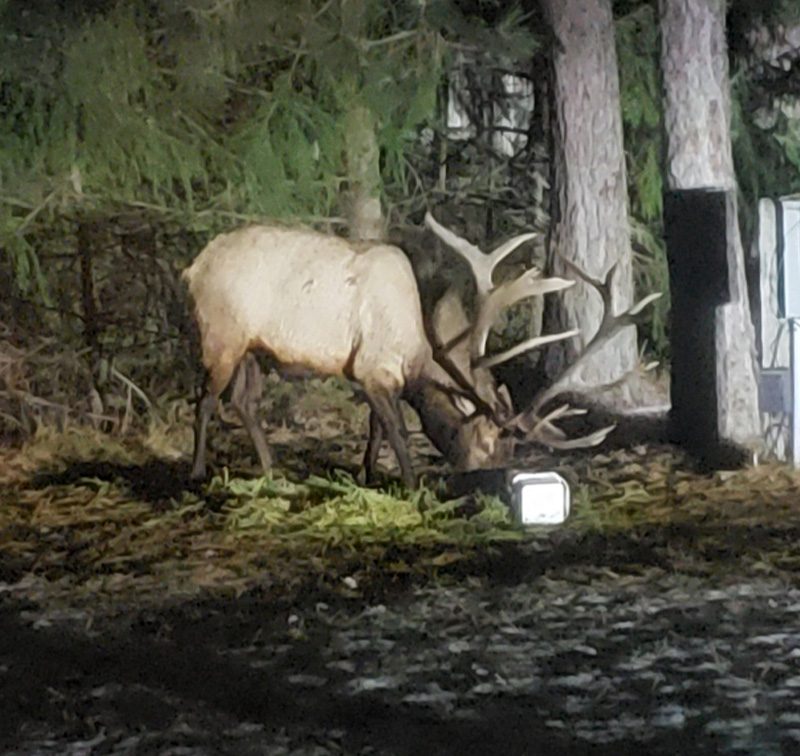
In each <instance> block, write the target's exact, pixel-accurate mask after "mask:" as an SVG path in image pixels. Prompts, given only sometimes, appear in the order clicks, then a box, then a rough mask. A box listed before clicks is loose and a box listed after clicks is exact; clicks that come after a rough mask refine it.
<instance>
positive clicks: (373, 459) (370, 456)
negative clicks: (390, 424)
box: [364, 409, 383, 485]
mask: <svg viewBox="0 0 800 756" xmlns="http://www.w3.org/2000/svg"><path fill="white" fill-rule="evenodd" d="M382 441H383V425H382V424H381V421H380V418H379V417H378V413H377V412H376V411H375V410H374V409H370V411H369V438H368V439H367V451H366V452H365V453H364V482H365V483H366V484H367V485H370V484H371V483H374V482H375V467H376V466H377V464H378V454H379V453H380V450H381V442H382Z"/></svg>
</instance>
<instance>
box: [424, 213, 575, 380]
mask: <svg viewBox="0 0 800 756" xmlns="http://www.w3.org/2000/svg"><path fill="white" fill-rule="evenodd" d="M425 223H426V225H427V226H428V228H430V229H431V231H433V233H435V234H436V235H437V236H438V237H439V238H440V239H441V240H442V241H443V242H444V243H445V244H447V245H448V246H449V247H450V248H451V249H453V250H454V251H455V252H457V253H458V254H459V255H460V256H461V257H462V258H463V259H464V260H465V261H466V262H467V264H468V265H469V267H470V270H471V271H472V275H473V277H474V278H475V285H476V287H477V290H478V312H477V314H476V315H475V318H474V321H473V323H472V324H471V325H470V326H469V328H467V329H466V330H464V331H462V332H461V333H460V334H458V335H457V336H456V337H455V338H453V339H451V340H450V341H449V342H448V343H447V344H445V345H443V347H442V349H443V351H444V352H445V353H448V352H449V351H451V350H452V349H453V348H454V347H455V346H456V345H457V344H459V343H460V342H461V341H463V339H465V338H467V337H469V339H470V363H471V367H472V368H488V367H493V366H494V365H499V364H500V363H502V362H506V361H507V360H510V359H511V358H512V357H515V356H516V355H518V354H522V353H523V352H527V351H529V350H531V349H535V348H536V347H539V346H542V345H543V344H549V343H550V342H552V341H558V340H560V339H568V338H571V337H573V336H576V335H577V334H578V333H579V331H577V330H570V331H564V332H563V333H557V334H548V335H546V336H536V337H534V338H531V339H528V340H527V341H525V342H523V343H521V344H518V345H516V346H514V347H512V348H511V349H507V350H506V351H504V352H500V353H499V354H494V355H491V356H489V357H487V356H486V355H485V352H486V341H487V339H488V337H489V331H490V330H491V329H492V326H493V325H494V324H495V322H496V321H497V317H498V315H499V314H500V313H501V312H502V311H503V310H504V309H505V308H507V307H510V306H511V305H513V304H516V303H517V302H520V301H522V300H523V299H527V298H528V297H534V296H543V295H544V294H548V293H550V292H553V291H562V290H563V289H567V288H569V287H570V286H573V285H574V284H575V282H574V281H567V280H565V279H563V278H542V272H541V271H540V270H539V269H538V268H535V267H534V268H531V269H529V270H528V271H526V272H525V273H523V274H522V275H521V276H520V277H519V278H516V279H514V280H513V281H507V282H505V283H502V284H500V285H499V286H495V285H494V282H493V275H494V271H495V268H496V267H497V266H498V265H499V264H500V263H501V262H502V261H503V260H504V259H505V258H506V257H508V256H509V255H510V254H511V253H512V252H513V251H514V250H515V249H516V248H517V247H519V246H520V245H521V244H524V243H525V242H527V241H530V240H531V239H533V238H535V237H536V236H537V234H535V233H526V234H520V235H519V236H515V237H513V238H511V239H509V240H508V241H507V242H505V243H504V244H501V245H500V246H499V247H497V248H496V249H495V250H493V251H492V252H490V253H489V254H486V253H484V252H482V251H481V250H480V249H479V248H478V247H476V246H475V245H474V244H470V242H468V241H467V240H466V239H463V238H462V237H460V236H458V235H457V234H455V233H453V232H452V231H450V230H449V229H447V228H445V227H444V226H442V225H441V224H440V223H438V222H437V221H436V219H435V218H434V217H433V216H432V215H431V214H430V213H427V214H426V215H425Z"/></svg>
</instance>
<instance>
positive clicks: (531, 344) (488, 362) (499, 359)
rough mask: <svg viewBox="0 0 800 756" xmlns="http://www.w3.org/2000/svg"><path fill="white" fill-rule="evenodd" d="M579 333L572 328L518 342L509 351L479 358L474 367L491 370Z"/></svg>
mask: <svg viewBox="0 0 800 756" xmlns="http://www.w3.org/2000/svg"><path fill="white" fill-rule="evenodd" d="M579 333H580V331H579V330H578V329H577V328H574V329H573V330H571V331H562V332H561V333H548V334H546V335H544V336H533V337H531V338H530V339H526V340H525V341H522V342H520V343H519V344H517V345H516V346H513V347H511V348H510V349H506V350H505V351H503V352H499V353H498V354H493V355H491V356H489V357H481V358H480V359H479V360H478V361H477V362H476V363H475V367H479V368H491V367H495V366H496V365H501V364H502V363H504V362H508V360H510V359H512V358H513V357H516V356H517V355H520V354H525V352H529V351H530V350H531V349H537V348H538V347H540V346H544V345H545V344H552V343H553V342H554V341H561V340H562V339H571V338H572V337H573V336H577V335H578V334H579Z"/></svg>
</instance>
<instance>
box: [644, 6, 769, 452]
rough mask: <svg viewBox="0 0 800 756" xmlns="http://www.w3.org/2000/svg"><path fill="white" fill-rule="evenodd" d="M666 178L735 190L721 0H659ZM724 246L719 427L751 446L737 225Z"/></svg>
mask: <svg viewBox="0 0 800 756" xmlns="http://www.w3.org/2000/svg"><path fill="white" fill-rule="evenodd" d="M659 12H660V18H661V45H662V46H661V65H662V70H663V74H664V95H665V98H664V115H665V125H666V132H667V183H668V186H669V188H670V189H702V188H709V189H723V190H732V191H734V192H735V189H736V178H735V175H734V170H733V158H732V155H731V136H730V81H729V77H728V54H727V46H726V40H725V0H659ZM734 226H735V228H734V231H733V239H731V240H730V242H729V248H728V250H729V251H728V271H729V281H730V303H729V304H726V305H722V306H720V307H718V308H717V314H716V323H715V329H716V335H715V346H716V354H717V367H716V378H717V403H718V407H717V412H718V430H719V436H720V438H721V439H722V440H727V441H732V442H734V443H738V444H743V445H750V444H752V443H753V442H754V441H755V440H756V439H757V438H758V436H759V435H760V431H759V415H758V393H757V384H756V364H757V363H756V353H755V336H754V330H753V325H752V321H751V319H750V306H749V301H748V296H747V281H746V278H745V263H744V253H743V251H742V243H741V237H740V235H739V229H738V225H737V224H734Z"/></svg>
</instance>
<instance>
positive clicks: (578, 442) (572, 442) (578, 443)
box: [536, 425, 617, 451]
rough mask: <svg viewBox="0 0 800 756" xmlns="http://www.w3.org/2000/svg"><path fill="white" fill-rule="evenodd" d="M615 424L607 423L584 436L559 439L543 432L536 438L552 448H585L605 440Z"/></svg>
mask: <svg viewBox="0 0 800 756" xmlns="http://www.w3.org/2000/svg"><path fill="white" fill-rule="evenodd" d="M616 427H617V426H616V425H607V426H606V427H605V428H600V429H599V430H596V431H593V432H592V433H587V434H586V435H585V436H578V437H577V438H568V439H560V438H554V437H552V436H548V435H546V434H543V437H542V438H538V439H536V440H537V441H540V442H541V443H543V444H546V445H547V446H551V447H552V448H553V449H563V450H565V451H566V450H568V449H585V448H587V447H590V446H597V445H598V444H602V443H603V441H605V440H606V437H607V436H608V434H609V433H611V431H613V430H614V428H616Z"/></svg>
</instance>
